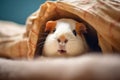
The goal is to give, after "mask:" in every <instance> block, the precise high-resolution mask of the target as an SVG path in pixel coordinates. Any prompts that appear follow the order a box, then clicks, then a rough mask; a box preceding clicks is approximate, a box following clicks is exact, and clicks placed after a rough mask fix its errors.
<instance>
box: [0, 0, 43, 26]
mask: <svg viewBox="0 0 120 80" xmlns="http://www.w3.org/2000/svg"><path fill="white" fill-rule="evenodd" d="M44 2H45V0H0V20H9V21H14V22H17V23H20V24H25V21H26V19H27V17H28V16H29V15H30V14H32V13H33V12H34V11H36V10H37V9H38V8H39V6H40V5H41V4H42V3H44Z"/></svg>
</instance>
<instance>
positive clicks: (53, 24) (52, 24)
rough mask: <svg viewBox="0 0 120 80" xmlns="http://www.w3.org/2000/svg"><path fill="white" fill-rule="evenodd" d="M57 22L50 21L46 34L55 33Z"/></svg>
mask: <svg viewBox="0 0 120 80" xmlns="http://www.w3.org/2000/svg"><path fill="white" fill-rule="evenodd" d="M56 24H57V22H56V21H48V22H47V23H46V28H45V32H46V31H50V32H51V31H53V30H54V29H55V26H56Z"/></svg>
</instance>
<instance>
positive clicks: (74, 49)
mask: <svg viewBox="0 0 120 80" xmlns="http://www.w3.org/2000/svg"><path fill="white" fill-rule="evenodd" d="M45 31H49V34H48V36H47V37H46V40H45V43H44V47H43V51H42V54H43V55H44V56H51V57H55V56H67V57H69V56H77V55H80V54H83V53H85V52H86V51H87V50H88V46H87V43H86V41H85V38H84V36H83V34H82V31H86V27H85V25H84V24H82V23H79V22H77V21H75V20H73V19H65V18H64V19H59V20H56V21H48V22H47V23H46V28H45Z"/></svg>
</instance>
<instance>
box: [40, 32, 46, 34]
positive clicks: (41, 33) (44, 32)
mask: <svg viewBox="0 0 120 80" xmlns="http://www.w3.org/2000/svg"><path fill="white" fill-rule="evenodd" d="M40 34H48V33H45V32H44V33H40Z"/></svg>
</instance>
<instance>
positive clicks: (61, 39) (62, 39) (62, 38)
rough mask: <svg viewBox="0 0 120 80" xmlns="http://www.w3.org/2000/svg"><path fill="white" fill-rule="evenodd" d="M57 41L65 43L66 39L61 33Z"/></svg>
mask: <svg viewBox="0 0 120 80" xmlns="http://www.w3.org/2000/svg"><path fill="white" fill-rule="evenodd" d="M57 41H58V42H59V43H60V42H63V43H67V42H68V39H66V38H65V36H64V35H61V36H60V37H59V38H58V39H57Z"/></svg>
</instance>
